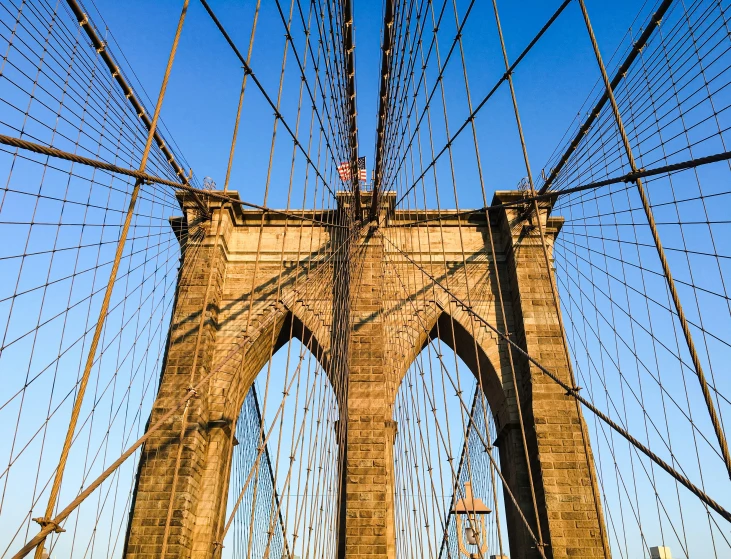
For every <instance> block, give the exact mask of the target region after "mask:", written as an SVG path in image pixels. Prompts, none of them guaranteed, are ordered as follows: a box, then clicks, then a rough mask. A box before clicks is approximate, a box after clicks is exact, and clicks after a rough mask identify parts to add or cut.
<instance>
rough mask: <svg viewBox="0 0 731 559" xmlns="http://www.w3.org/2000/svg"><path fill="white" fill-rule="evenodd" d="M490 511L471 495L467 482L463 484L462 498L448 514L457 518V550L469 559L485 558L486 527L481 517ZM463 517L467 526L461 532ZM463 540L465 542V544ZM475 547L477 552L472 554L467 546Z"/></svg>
mask: <svg viewBox="0 0 731 559" xmlns="http://www.w3.org/2000/svg"><path fill="white" fill-rule="evenodd" d="M491 512H492V511H491V510H490V509H489V508H487V505H485V503H483V502H482V499H476V498H475V497H474V496H473V495H472V484H471V483H470V482H469V481H468V482H466V483H465V484H464V498H463V499H460V500H459V501H457V502H456V503H455V504H454V507H452V510H451V511H450V514H454V515H456V516H457V543H458V544H459V550H460V552H461V553H463V554H464V555H465V557H469V559H478V558H480V557H485V554H486V553H487V527H486V525H485V520H484V518H483V515H485V514H490V513H491ZM463 517H466V519H467V526H466V527H465V529H464V531H463V530H462V526H463V525H462V522H463ZM465 538H466V539H467V541H466V542H465ZM468 545H469V546H476V547H477V550H478V552H477V553H472V552H471V551H469V550H468V549H467V546H468Z"/></svg>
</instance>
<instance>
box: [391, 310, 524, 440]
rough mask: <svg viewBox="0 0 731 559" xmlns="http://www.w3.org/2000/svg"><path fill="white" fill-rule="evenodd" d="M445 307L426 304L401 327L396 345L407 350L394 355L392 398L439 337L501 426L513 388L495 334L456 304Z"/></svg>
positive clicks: (508, 414) (506, 418)
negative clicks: (476, 385)
mask: <svg viewBox="0 0 731 559" xmlns="http://www.w3.org/2000/svg"><path fill="white" fill-rule="evenodd" d="M447 309H448V307H447V305H446V304H445V305H442V304H440V303H432V304H431V305H426V306H424V307H423V308H421V309H418V312H416V313H415V315H416V316H415V317H414V321H415V322H418V324H414V325H413V326H411V327H410V328H408V327H402V328H401V329H400V331H399V332H400V334H401V336H400V337H402V338H406V339H405V340H404V339H402V340H401V344H399V345H403V346H404V347H406V348H409V350H408V351H407V352H405V353H404V355H403V356H397V358H396V359H395V362H396V363H398V366H397V367H396V370H397V372H396V375H397V378H396V382H395V388H394V393H393V398H394V400H395V398H396V394H397V393H398V389H399V387H400V385H401V383H402V381H403V379H404V377H405V375H406V373H407V371H408V369H409V367H411V365H412V364H413V362H414V361H415V360H416V359H417V357H418V356H419V354H420V353H421V352H422V351H423V350H424V349H425V348H426V346H427V345H428V344H429V343H430V342H431V341H432V340H435V339H437V338H439V339H440V340H441V341H442V342H443V343H445V344H446V345H447V346H448V347H449V348H450V349H451V350H452V351H454V353H455V354H457V356H458V357H459V358H460V359H461V360H462V361H463V362H464V364H465V365H466V366H467V368H468V369H469V371H470V372H471V373H472V374H473V375H474V377H475V379H477V381H478V382H479V383H480V385H481V386H482V389H483V391H484V392H485V395H486V397H487V400H488V403H489V404H490V409H491V410H492V412H493V414H494V416H495V421H496V424H497V426H498V429H500V428H501V427H502V426H503V425H505V424H507V423H508V422H509V421H510V410H511V409H512V407H513V406H512V405H511V402H510V401H509V397H510V396H511V395H512V389H511V388H509V387H506V384H505V383H506V382H507V383H512V379H510V378H505V376H506V374H505V368H504V367H503V366H502V365H503V364H502V363H501V359H502V354H501V350H500V347H499V342H498V340H497V336H496V335H494V334H493V333H492V332H490V331H489V330H488V329H487V328H486V327H485V326H484V325H483V324H481V323H480V322H478V321H477V320H475V319H474V318H473V317H472V316H471V315H470V314H469V313H467V312H465V311H463V310H462V309H460V308H459V307H457V306H456V305H452V309H450V310H451V312H449V310H447ZM398 357H401V358H400V359H399V358H398ZM511 386H512V384H511Z"/></svg>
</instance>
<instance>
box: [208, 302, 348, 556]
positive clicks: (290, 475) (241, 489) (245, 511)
mask: <svg viewBox="0 0 731 559" xmlns="http://www.w3.org/2000/svg"><path fill="white" fill-rule="evenodd" d="M298 326H300V327H301V329H298V328H297V327H298ZM290 332H292V334H290ZM294 332H298V333H297V335H294ZM324 357H325V354H324V350H323V349H322V346H320V345H319V344H318V343H317V340H316V339H315V337H314V336H313V335H312V333H311V331H309V330H308V329H307V328H306V327H304V325H302V323H301V321H299V319H298V318H297V317H296V316H295V315H294V314H293V313H291V312H290V313H288V314H287V316H286V317H284V319H283V321H282V327H281V330H280V332H279V334H276V339H275V343H274V345H272V346H271V354H270V358H268V359H267V360H266V363H264V365H263V366H262V367H261V368H260V369H259V370H258V371H257V374H256V376H255V378H254V379H253V381H252V383H251V386H250V388H249V390H248V392H247V394H246V396H245V398H244V399H243V402H242V404H241V407H240V412H239V414H238V416H237V417H236V420H235V427H234V431H233V445H232V447H231V451H230V460H229V464H230V465H229V475H228V483H227V490H226V493H225V499H224V503H225V511H226V512H225V519H226V520H225V522H221V526H222V530H223V531H222V532H220V533H221V534H222V537H221V541H222V543H223V545H224V548H223V554H222V557H223V558H232V557H241V556H246V557H252V558H264V557H269V558H273V557H277V558H279V557H293V556H301V557H303V556H306V555H307V554H308V550H309V552H310V553H312V552H313V551H314V550H315V549H320V550H328V551H326V554H327V553H329V554H330V555H334V554H335V549H336V545H337V518H338V510H337V506H336V505H335V503H337V502H338V495H339V489H340V486H339V483H338V479H339V468H340V465H339V460H340V448H341V446H342V445H341V441H340V436H341V434H340V431H339V422H338V420H339V415H340V411H339V405H338V398H337V397H336V391H335V389H334V387H333V385H332V384H331V382H330V379H329V377H328V375H327V373H326V369H325V366H324V364H323V363H326V362H327V361H326V359H325V358H324ZM226 524H229V525H230V526H229V529H228V530H226V528H225V526H226Z"/></svg>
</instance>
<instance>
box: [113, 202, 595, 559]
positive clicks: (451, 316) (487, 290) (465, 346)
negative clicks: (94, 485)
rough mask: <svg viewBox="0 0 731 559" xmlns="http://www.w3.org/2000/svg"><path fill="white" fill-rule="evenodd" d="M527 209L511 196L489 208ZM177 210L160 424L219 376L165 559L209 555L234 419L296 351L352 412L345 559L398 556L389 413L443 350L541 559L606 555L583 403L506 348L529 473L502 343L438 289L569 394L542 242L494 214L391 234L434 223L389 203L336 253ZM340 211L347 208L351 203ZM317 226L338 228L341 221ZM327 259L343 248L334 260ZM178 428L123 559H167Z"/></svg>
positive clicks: (551, 223)
mask: <svg viewBox="0 0 731 559" xmlns="http://www.w3.org/2000/svg"><path fill="white" fill-rule="evenodd" d="M517 196H519V194H518V193H510V192H504V193H498V195H496V198H497V199H498V200H514V199H516V197H517ZM182 200H183V205H184V207H185V209H186V214H187V215H186V219H187V238H188V239H189V241H188V242H189V247H188V251H187V256H186V258H185V260H184V261H183V266H182V270H181V273H180V278H179V286H178V298H177V302H176V307H175V310H174V316H173V323H172V326H171V333H170V336H171V344H170V348H169V351H168V354H167V356H166V361H165V367H164V371H163V374H162V377H161V386H160V391H159V394H158V397H157V400H156V402H155V406H154V410H153V414H152V421H153V422H154V421H155V420H156V418H157V417H160V416H161V415H162V414H164V413H165V411H166V410H168V409H169V408H170V406H171V404H172V402H174V401H176V400H179V399H180V398H181V397H182V396H183V395H184V394H185V391H186V389H187V387H188V386H190V385H191V384H192V383H193V382H195V381H196V379H200V378H201V377H202V376H203V375H206V374H208V373H209V372H210V371H215V374H214V376H213V380H212V381H211V382H210V384H209V385H208V388H207V389H206V390H202V391H201V392H200V393H199V394H198V396H197V397H196V398H194V399H193V400H191V405H190V407H189V409H188V410H187V412H186V414H187V419H186V425H187V428H186V430H185V432H184V434H183V445H182V452H181V453H180V458H179V463H180V468H179V475H178V480H177V483H176V489H175V493H174V496H173V500H172V505H173V513H174V514H173V515H172V521H171V522H170V525H169V536H168V548H167V557H173V558H185V559H187V558H196V559H198V558H200V559H203V558H206V559H209V558H210V557H211V556H212V551H213V549H214V544H215V542H216V540H217V539H218V535H219V533H220V530H221V527H222V526H221V525H222V521H223V512H224V511H225V502H224V501H225V496H226V494H227V489H228V477H229V468H230V462H231V451H232V432H233V429H234V428H235V422H236V419H237V414H238V412H239V409H240V408H241V404H242V402H243V399H244V397H245V396H246V393H247V392H248V390H249V388H250V386H251V384H252V382H253V380H254V377H255V375H256V374H257V373H258V372H259V371H260V370H261V368H262V367H263V366H264V365H265V364H266V363H267V361H268V360H269V359H270V358H271V356H272V355H273V353H274V352H276V351H277V349H279V348H280V347H281V346H282V345H283V344H285V343H287V342H288V341H289V339H290V338H292V337H296V338H299V339H300V340H302V341H303V342H304V343H305V344H306V345H307V346H308V347H309V348H311V350H312V351H313V353H314V354H315V356H316V357H317V358H318V359H319V360H320V362H321V363H322V365H323V368H324V369H325V371H326V373H327V374H328V376H329V378H330V380H331V382H332V384H333V388H334V390H335V393H336V395H337V397H338V401H339V404H340V407H341V417H346V414H344V413H342V411H344V410H345V407H346V406H347V424H339V425H338V426H337V428H338V429H339V433H340V435H341V436H340V437H339V440H341V442H342V443H343V444H341V448H340V453H341V454H340V460H341V469H340V472H339V473H340V476H341V480H342V481H341V485H340V487H341V495H340V507H339V511H340V513H339V515H338V516H339V519H338V527H339V542H338V550H339V552H338V553H339V555H340V557H341V558H342V557H345V558H347V559H356V558H369V559H380V558H383V559H386V558H389V559H390V558H393V557H395V550H396V534H395V533H394V522H393V515H394V477H393V476H394V460H393V444H394V440H395V437H397V436H398V434H397V433H398V426H397V425H396V424H395V422H394V421H393V419H392V418H393V403H394V400H395V395H396V392H397V390H398V387H399V384H400V382H401V380H402V378H403V376H404V374H405V372H406V370H407V369H408V367H409V366H410V364H411V363H412V362H413V360H414V359H415V358H416V356H417V355H418V354H419V353H420V352H421V350H422V348H423V347H424V345H425V344H426V343H428V341H429V339H430V338H434V337H436V336H438V337H439V338H440V339H441V340H442V341H443V343H446V344H447V345H449V346H450V347H452V348H453V349H454V351H455V352H456V353H457V354H458V355H459V356H460V357H461V358H462V360H463V361H464V362H465V363H466V364H467V366H468V367H469V368H470V370H471V371H472V372H473V373H474V374H475V375H476V377H477V378H478V379H479V381H480V382H481V383H482V386H483V390H484V391H485V394H486V396H487V399H488V402H489V404H490V408H491V410H492V412H493V415H494V417H495V422H496V425H497V428H498V441H497V444H498V446H499V448H500V457H501V461H502V464H501V465H502V470H503V473H504V475H505V477H506V479H507V482H508V485H509V487H510V488H511V490H512V492H513V494H514V495H515V497H516V499H517V500H518V503H519V505H520V507H521V509H522V511H523V512H524V514H525V517H526V518H527V520H528V522H529V523H530V525H531V529H532V531H533V532H534V533H537V531H538V530H537V526H536V522H535V518H536V515H535V513H534V504H533V499H532V496H531V491H530V484H529V476H528V471H529V470H528V468H529V467H530V469H531V470H530V471H531V472H532V474H533V480H534V485H535V492H536V506H537V510H538V517H539V518H540V527H541V533H542V537H543V541H544V542H545V544H546V547H545V553H546V556H547V557H554V558H559V557H577V558H590V557H604V551H603V547H602V535H603V519H602V513H601V508H600V506H599V503H598V500H597V495H596V492H597V488H596V483H595V481H594V476H593V473H592V472H593V464H592V460H591V454H590V450H589V446H588V441H584V439H583V436H584V431H583V430H582V422H583V418H582V416H581V414H580V410H578V408H577V406H576V404H575V401H574V400H573V399H572V398H571V397H569V396H567V395H566V394H565V393H564V391H563V390H562V389H561V388H560V387H558V386H557V385H556V384H555V383H554V382H553V381H551V380H550V379H549V378H547V377H546V376H545V375H543V374H542V373H541V372H540V371H539V370H538V369H537V368H535V367H534V366H532V365H530V364H529V362H528V361H527V360H526V359H521V358H520V356H519V355H518V354H517V353H515V352H514V354H513V357H514V359H515V371H516V379H515V384H517V386H518V392H519V396H520V402H521V406H522V411H523V418H524V421H525V433H526V439H527V441H526V442H527V447H528V453H529V456H530V464H526V461H525V452H524V449H523V443H522V437H521V430H520V425H519V421H518V414H517V399H516V398H517V395H516V393H515V389H514V379H513V375H512V368H511V366H510V360H509V354H508V350H507V346H506V344H505V343H504V342H502V341H501V340H500V339H499V337H498V336H497V335H496V334H495V333H494V332H493V331H492V330H491V329H490V328H487V327H486V326H485V325H484V324H482V323H481V322H480V321H478V320H476V319H475V317H474V316H473V315H472V314H471V313H469V312H468V311H467V310H466V309H465V308H464V307H463V306H462V305H461V304H459V303H457V302H456V301H455V300H454V299H453V298H451V297H450V296H448V295H447V293H446V292H445V290H444V289H442V288H441V287H440V286H439V285H437V283H435V282H434V281H432V279H430V277H429V276H431V277H432V278H435V279H436V281H437V282H439V284H440V285H442V286H444V287H446V288H447V289H448V290H449V291H450V292H451V293H453V294H454V295H455V296H456V297H458V298H459V299H460V300H461V301H463V302H465V303H467V304H468V305H470V306H471V307H472V308H473V309H474V311H475V312H476V313H477V314H478V315H479V316H481V317H482V318H484V319H485V320H486V321H488V322H489V323H490V324H493V325H495V327H496V328H497V329H499V330H500V331H503V332H505V331H507V332H510V333H511V335H512V336H513V339H514V340H515V341H516V342H517V343H518V344H519V345H520V346H521V347H523V348H524V349H525V350H526V351H528V352H529V353H530V354H531V355H532V356H533V357H535V358H536V359H537V360H538V361H540V362H541V363H542V364H543V365H544V366H545V367H547V368H548V369H550V370H552V371H554V372H556V374H558V375H559V376H560V377H562V378H563V379H564V380H566V382H567V383H569V384H570V380H569V370H568V367H567V363H566V358H565V354H564V348H563V342H562V337H561V336H562V333H561V330H560V327H559V322H558V317H557V314H556V309H555V306H554V304H553V299H552V294H551V286H550V281H549V276H548V273H547V269H546V265H545V261H544V256H543V249H542V245H541V241H540V237H539V234H538V228H537V227H535V226H531V225H530V224H529V223H527V222H525V221H524V220H522V219H521V211H522V209H521V208H520V207H510V208H506V209H504V210H503V211H502V212H500V213H497V212H496V213H495V214H494V215H493V216H492V218H491V219H490V220H489V221H488V220H487V218H486V216H485V215H484V214H472V215H470V216H469V217H465V216H464V215H463V216H461V217H459V216H457V215H456V214H450V213H449V212H442V213H441V219H440V220H432V221H427V222H425V223H424V224H422V225H419V226H418V227H414V226H412V227H397V226H398V225H400V224H404V223H409V222H412V221H414V220H423V219H425V218H429V217H435V215H436V214H434V215H430V214H427V213H425V212H408V211H393V209H392V208H390V206H389V204H391V203H392V200H391V199H390V198H388V197H386V203H385V204H384V206H383V208H382V219H381V225H380V227H379V228H378V229H374V228H370V229H369V228H366V229H365V230H364V232H363V234H362V235H361V236H360V237H357V238H355V239H351V240H350V241H349V243H348V244H343V242H342V240H343V232H342V230H340V229H337V228H335V227H327V226H321V225H314V224H313V223H312V222H307V221H297V220H291V219H290V220H288V221H287V220H285V218H283V217H282V216H277V215H273V214H266V215H263V214H262V213H261V212H256V211H242V210H241V209H240V208H238V207H237V208H232V207H226V208H223V209H221V208H215V207H214V212H213V220H212V221H211V222H208V223H205V224H203V225H202V226H200V227H199V226H197V225H196V224H195V209H194V207H193V206H192V205H190V204H189V203H188V201H187V200H185V199H184V198H182ZM340 202H341V204H344V203H347V202H348V199H347V197H346V196H342V197H341V200H340ZM308 216H309V217H314V218H316V219H318V220H321V221H323V222H327V223H332V222H334V221H335V220H336V219H337V212H336V211H331V212H327V211H325V212H309V213H308ZM541 219H542V221H543V224H544V226H545V231H546V234H547V242H548V244H549V250H550V247H551V246H552V244H553V239H554V238H555V235H556V234H557V233H558V231H559V229H560V225H561V220H560V219H556V218H551V219H548V218H547V208H543V211H542V214H541ZM219 220H220V225H219ZM488 227H490V228H491V230H492V234H493V236H494V239H495V249H496V262H493V261H492V256H491V251H490V249H489V241H488ZM217 232H218V233H219V234H218V235H216V233H217ZM201 233H205V234H201ZM334 247H341V250H339V251H337V252H335V253H334V252H333V249H334ZM396 247H398V248H396ZM401 251H403V252H401ZM404 253H405V254H404ZM415 264H416V265H415ZM419 267H421V268H423V269H424V270H425V271H426V272H428V274H429V275H427V274H425V273H422V272H421V271H420V270H419ZM496 269H497V274H496V273H495V271H496ZM498 281H499V282H500V286H501V287H502V292H503V298H504V305H505V309H504V310H505V315H506V322H507V323H504V321H503V318H502V310H503V309H501V308H500V299H499V297H498V289H497V288H498ZM204 300H206V301H207V305H206V309H205V316H204V321H203V328H202V329H199V325H200V323H201V314H200V313H201V309H202V306H203V302H204ZM345 324H348V325H349V327H348V328H343V327H342V325H345ZM333 325H339V326H338V327H337V328H333ZM346 379H347V380H346ZM181 415H182V414H176V416H174V417H173V419H172V420H171V421H169V422H168V424H166V426H165V427H164V428H163V429H161V430H159V431H158V432H156V433H155V434H154V435H153V436H152V437H151V438H150V439H149V441H148V442H147V444H146V445H145V447H144V449H143V452H142V459H141V462H140V469H139V475H138V482H137V488H136V493H135V501H134V503H133V510H132V514H131V517H130V526H129V530H128V536H127V545H126V550H125V554H126V557H128V558H134V559H153V558H154V559H160V554H161V546H162V541H163V538H164V535H163V534H164V531H165V524H166V517H167V511H168V506H169V505H170V502H171V493H172V487H173V475H174V471H175V464H176V463H177V462H178V451H179V449H180V448H181V447H180V445H179V440H180V436H181V433H180V427H181V419H182V417H181ZM587 451H588V453H589V457H588V458H587ZM507 501H508V500H506V502H507ZM505 510H506V515H507V524H508V532H509V537H510V547H511V557H512V558H513V559H523V558H531V559H532V558H534V557H538V556H539V555H538V552H537V550H536V549H535V545H534V542H533V541H532V540H531V538H530V536H529V535H528V531H527V530H526V528H525V526H524V523H523V521H522V520H521V518H520V516H519V515H518V514H517V513H516V510H515V508H514V507H513V506H512V505H511V504H506V507H505Z"/></svg>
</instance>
